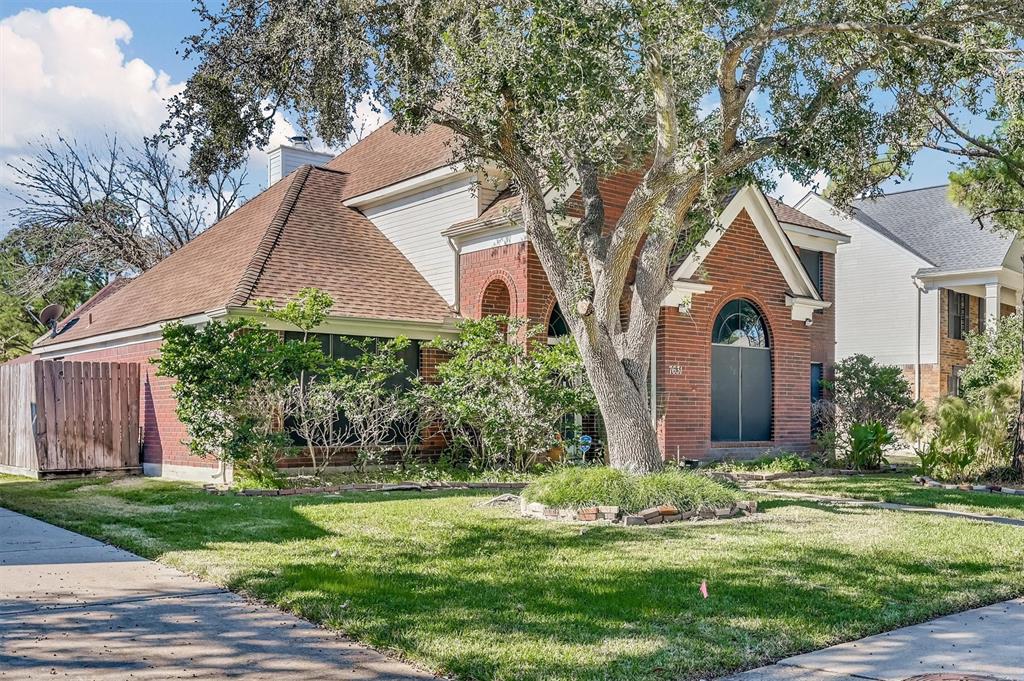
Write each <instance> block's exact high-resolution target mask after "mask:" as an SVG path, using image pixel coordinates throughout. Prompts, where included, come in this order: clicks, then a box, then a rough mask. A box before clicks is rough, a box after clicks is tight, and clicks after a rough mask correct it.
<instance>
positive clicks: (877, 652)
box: [720, 598, 1024, 681]
mask: <svg viewBox="0 0 1024 681" xmlns="http://www.w3.org/2000/svg"><path fill="white" fill-rule="evenodd" d="M927 674H935V675H943V676H941V677H940V676H936V677H934V678H935V679H938V678H943V679H946V680H947V681H953V680H954V679H961V678H965V676H966V675H971V676H970V678H986V679H1005V680H1007V681H1024V598H1018V599H1015V600H1012V601H1006V602H1004V603H997V604H996V605H990V606H988V607H985V608H977V609H975V610H968V611H966V612H961V613H958V614H956V615H949V616H947V617H941V618H939V619H937V620H932V621H931V622H925V623H924V624H917V625H914V626H911V627H904V628H903V629H897V630H895V631H890V632H887V633H884V634H878V635H877V636H869V637H868V638H862V639H860V640H859V641H853V642H852V643H843V644H841V645H838V646H833V647H831V648H825V649H824V650H819V651H817V652H813V653H807V654H806V655H797V656H796V657H790V658H787V659H785V660H782V661H781V662H778V663H776V664H773V665H770V666H768V667H762V668H760V669H754V670H753V671H749V672H744V673H742V674H736V675H734V676H729V677H726V678H724V679H720V681H865V680H871V681H903V680H904V679H910V678H912V677H918V676H923V675H927Z"/></svg>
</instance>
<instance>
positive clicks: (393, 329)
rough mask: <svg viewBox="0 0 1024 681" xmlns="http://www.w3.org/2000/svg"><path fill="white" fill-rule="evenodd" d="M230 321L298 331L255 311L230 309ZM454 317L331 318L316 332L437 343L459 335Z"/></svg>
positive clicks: (245, 308) (317, 328)
mask: <svg viewBox="0 0 1024 681" xmlns="http://www.w3.org/2000/svg"><path fill="white" fill-rule="evenodd" d="M227 316H228V317H229V318H247V319H256V320H258V321H261V322H262V323H263V324H264V325H265V326H266V327H267V328H268V329H272V330H274V331H296V330H297V329H296V328H295V327H294V326H292V325H291V324H287V323H285V322H281V321H278V320H276V319H267V318H266V316H265V315H264V314H263V313H262V312H260V311H259V310H256V309H254V308H249V307H244V308H228V309H227ZM456 321H457V320H456V319H455V318H454V317H452V318H450V319H446V320H445V321H443V322H436V323H432V322H425V321H416V320H410V321H402V320H393V321H392V320H383V319H369V318H364V317H340V316H331V317H328V318H327V319H325V320H324V323H323V324H321V325H320V326H318V327H316V328H315V329H313V331H312V333H334V334H343V335H349V336H369V337H376V338H396V337H398V336H405V337H406V338H411V339H414V340H433V339H434V338H436V337H437V336H454V335H457V334H458V327H457V326H456Z"/></svg>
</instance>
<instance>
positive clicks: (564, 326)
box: [548, 303, 571, 340]
mask: <svg viewBox="0 0 1024 681" xmlns="http://www.w3.org/2000/svg"><path fill="white" fill-rule="evenodd" d="M570 334H571V331H569V323H568V322H567V321H565V315H563V314H562V308H561V307H559V306H558V303H555V307H554V308H553V309H552V310H551V316H550V317H548V340H551V339H552V338H561V337H563V336H568V335H570Z"/></svg>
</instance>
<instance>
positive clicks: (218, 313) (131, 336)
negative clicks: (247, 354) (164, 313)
mask: <svg viewBox="0 0 1024 681" xmlns="http://www.w3.org/2000/svg"><path fill="white" fill-rule="evenodd" d="M223 314H224V311H223V310H215V311H212V312H202V313H198V314H192V315H188V316H187V317H182V318H181V319H172V320H166V321H162V322H154V323H152V324H146V325H144V326H136V327H134V328H131V329H121V330H119V331H111V332H109V333H102V334H99V335H97V336H88V337H86V338H79V339H76V340H71V341H65V342H62V343H53V344H52V345H41V346H38V347H35V348H32V354H33V355H64V354H68V353H69V352H74V353H82V352H88V351H91V350H99V349H105V348H109V347H120V346H122V345H135V344H136V343H145V342H146V341H150V340H157V339H159V338H160V337H161V335H162V334H163V328H164V327H165V326H166V325H167V324H170V323H171V322H175V321H178V322H181V323H182V324H185V325H188V326H198V325H202V324H206V323H207V322H209V321H211V320H212V319H217V318H219V317H222V316H223Z"/></svg>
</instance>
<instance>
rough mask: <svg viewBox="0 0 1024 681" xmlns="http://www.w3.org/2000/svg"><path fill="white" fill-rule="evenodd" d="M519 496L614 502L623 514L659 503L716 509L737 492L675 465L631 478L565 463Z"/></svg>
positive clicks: (575, 505) (555, 503) (572, 503)
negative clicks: (661, 470)
mask: <svg viewBox="0 0 1024 681" xmlns="http://www.w3.org/2000/svg"><path fill="white" fill-rule="evenodd" d="M523 497H524V498H525V499H526V500H527V501H535V502H539V503H541V504H544V505H545V506H552V507H556V508H572V509H579V508H588V507H591V506H618V507H619V508H620V509H621V510H622V511H623V512H624V513H636V512H637V511H641V510H643V509H645V508H650V507H652V506H660V505H662V504H671V505H672V506H675V507H676V508H678V509H679V510H680V511H696V510H700V509H702V508H719V507H722V506H728V505H729V504H731V503H733V502H735V501H739V500H740V498H741V495H740V493H739V491H738V490H737V489H736V488H735V487H733V486H731V485H728V484H726V483H723V482H720V481H718V480H715V479H713V478H710V477H708V476H705V475H700V474H698V473H692V472H689V471H684V470H679V469H670V470H666V471H663V472H661V473H652V474H651V475H639V476H633V475H629V474H627V473H623V472H622V471H618V470H615V469H613V468H605V467H599V466H566V467H563V468H559V469H557V470H555V471H553V472H551V473H548V474H546V475H542V476H540V477H539V478H537V479H536V480H534V481H533V482H532V483H530V485H529V486H528V487H527V488H526V489H525V490H524V491H523Z"/></svg>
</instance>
